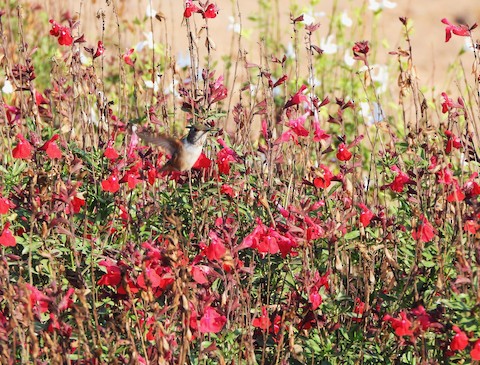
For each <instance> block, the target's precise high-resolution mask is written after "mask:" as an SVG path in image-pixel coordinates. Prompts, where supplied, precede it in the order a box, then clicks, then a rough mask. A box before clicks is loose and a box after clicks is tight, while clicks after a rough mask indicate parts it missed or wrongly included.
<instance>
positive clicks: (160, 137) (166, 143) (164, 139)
mask: <svg viewBox="0 0 480 365" xmlns="http://www.w3.org/2000/svg"><path fill="white" fill-rule="evenodd" d="M137 134H138V136H139V137H140V138H141V139H143V140H144V141H145V142H147V143H152V144H155V145H157V146H160V147H163V148H165V149H166V150H167V151H168V152H169V153H170V154H171V155H173V153H174V152H175V151H177V149H178V148H179V147H180V144H181V142H180V141H179V140H178V139H176V138H172V137H169V136H167V135H166V134H151V133H148V132H138V133H137Z"/></svg>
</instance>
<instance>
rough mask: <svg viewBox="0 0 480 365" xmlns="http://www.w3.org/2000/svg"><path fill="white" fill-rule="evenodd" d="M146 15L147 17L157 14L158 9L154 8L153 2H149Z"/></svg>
mask: <svg viewBox="0 0 480 365" xmlns="http://www.w3.org/2000/svg"><path fill="white" fill-rule="evenodd" d="M145 15H146V16H147V18H154V17H155V15H157V11H156V10H155V9H154V8H152V4H148V5H147V8H146V9H145Z"/></svg>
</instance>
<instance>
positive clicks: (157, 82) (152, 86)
mask: <svg viewBox="0 0 480 365" xmlns="http://www.w3.org/2000/svg"><path fill="white" fill-rule="evenodd" d="M143 81H144V82H145V87H147V88H149V89H153V91H154V92H155V93H157V92H158V89H159V86H160V76H158V75H157V77H156V78H155V82H152V80H143Z"/></svg>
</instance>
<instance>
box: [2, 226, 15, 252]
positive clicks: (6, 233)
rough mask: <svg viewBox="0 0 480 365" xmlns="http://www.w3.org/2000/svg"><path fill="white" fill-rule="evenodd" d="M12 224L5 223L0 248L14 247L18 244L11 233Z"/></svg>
mask: <svg viewBox="0 0 480 365" xmlns="http://www.w3.org/2000/svg"><path fill="white" fill-rule="evenodd" d="M9 228H10V222H7V223H5V227H3V231H2V234H1V235H0V246H6V247H13V246H15V245H16V244H17V241H16V240H15V237H14V236H13V234H12V231H10V229H9Z"/></svg>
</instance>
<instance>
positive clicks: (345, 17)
mask: <svg viewBox="0 0 480 365" xmlns="http://www.w3.org/2000/svg"><path fill="white" fill-rule="evenodd" d="M340 22H341V23H342V24H343V25H344V26H346V27H348V28H350V27H351V26H352V25H353V20H352V18H350V17H349V16H348V14H347V12H346V11H345V10H344V11H343V13H342V17H341V18H340Z"/></svg>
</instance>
